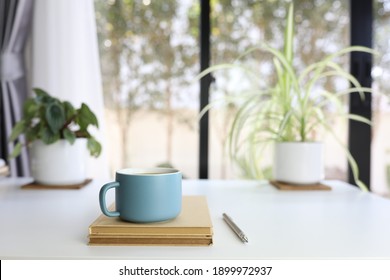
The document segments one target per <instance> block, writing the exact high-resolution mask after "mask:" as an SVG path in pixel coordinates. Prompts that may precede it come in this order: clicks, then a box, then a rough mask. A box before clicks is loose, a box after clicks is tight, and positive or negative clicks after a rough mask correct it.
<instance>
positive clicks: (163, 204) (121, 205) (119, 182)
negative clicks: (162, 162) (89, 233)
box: [99, 168, 182, 223]
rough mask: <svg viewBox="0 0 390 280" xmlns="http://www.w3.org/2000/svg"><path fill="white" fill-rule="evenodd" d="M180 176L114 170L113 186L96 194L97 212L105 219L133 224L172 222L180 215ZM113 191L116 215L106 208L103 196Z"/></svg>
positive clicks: (151, 170)
mask: <svg viewBox="0 0 390 280" xmlns="http://www.w3.org/2000/svg"><path fill="white" fill-rule="evenodd" d="M181 181H182V175H181V173H180V172H179V171H178V170H176V169H172V168H128V169H122V170H118V171H117V172H116V174H115V182H111V183H107V184H105V185H104V186H103V187H102V188H101V189H100V193H99V203H100V209H101V210H102V212H103V214H104V215H106V216H108V217H120V218H121V219H122V220H125V221H128V222H135V223H149V222H160V221H164V220H169V219H173V218H175V217H176V216H178V215H179V213H180V211H181V203H182V192H181ZM112 188H115V206H116V211H110V210H108V209H107V205H106V193H107V191H108V190H109V189H112Z"/></svg>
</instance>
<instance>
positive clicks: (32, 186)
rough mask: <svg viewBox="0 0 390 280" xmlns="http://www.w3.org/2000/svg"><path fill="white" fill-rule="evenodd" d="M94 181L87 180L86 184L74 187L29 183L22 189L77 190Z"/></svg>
mask: <svg viewBox="0 0 390 280" xmlns="http://www.w3.org/2000/svg"><path fill="white" fill-rule="evenodd" d="M90 182H92V179H86V180H85V181H84V182H82V183H80V184H74V185H58V186H57V185H42V184H38V183H35V182H32V183H29V184H27V185H24V186H22V189H35V190H77V189H81V188H83V187H85V186H86V185H88V184H89V183H90Z"/></svg>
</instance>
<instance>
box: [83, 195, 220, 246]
mask: <svg viewBox="0 0 390 280" xmlns="http://www.w3.org/2000/svg"><path fill="white" fill-rule="evenodd" d="M212 230H213V229H212V223H211V219H210V214H209V209H208V206H207V200H206V198H205V197H204V196H184V197H183V206H182V211H181V213H180V215H179V216H178V217H176V218H175V219H172V220H169V221H164V222H158V223H146V224H139V223H129V222H125V221H122V220H120V219H119V218H110V217H106V216H104V215H100V216H99V217H98V218H97V219H96V220H95V221H94V222H93V223H92V224H91V225H90V226H89V245H165V246H167V245H168V246H208V245H211V244H212V243H213V231H212Z"/></svg>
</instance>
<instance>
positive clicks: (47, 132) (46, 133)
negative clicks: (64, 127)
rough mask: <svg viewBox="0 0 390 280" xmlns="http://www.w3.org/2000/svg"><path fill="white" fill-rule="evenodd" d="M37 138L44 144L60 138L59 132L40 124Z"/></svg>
mask: <svg viewBox="0 0 390 280" xmlns="http://www.w3.org/2000/svg"><path fill="white" fill-rule="evenodd" d="M39 138H40V139H41V140H42V142H43V143H45V144H52V143H54V142H56V141H58V140H59V139H60V133H59V132H57V133H54V132H53V131H52V130H51V129H50V128H48V127H47V126H44V125H42V126H40V130H39Z"/></svg>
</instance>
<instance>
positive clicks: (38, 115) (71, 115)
mask: <svg viewBox="0 0 390 280" xmlns="http://www.w3.org/2000/svg"><path fill="white" fill-rule="evenodd" d="M33 91H34V92H35V96H33V97H30V98H28V99H27V100H26V101H25V103H24V106H23V118H22V119H21V120H20V121H19V122H17V123H16V124H15V126H14V128H13V130H12V132H11V136H10V138H9V141H16V140H17V138H18V137H19V136H20V135H21V134H24V135H25V138H26V142H27V143H23V144H28V143H31V142H33V141H36V140H41V141H42V142H43V143H45V144H48V145H49V144H52V143H55V142H56V141H58V140H60V139H65V140H67V141H68V142H69V143H70V144H73V143H74V142H75V141H76V138H87V139H88V141H87V148H88V150H89V152H90V154H91V156H94V157H98V156H99V155H100V153H101V150H102V147H101V144H100V143H99V142H98V141H97V140H96V139H95V138H94V137H93V136H92V135H91V134H90V133H89V131H88V127H89V126H90V125H92V126H96V127H98V126H99V124H98V120H97V118H96V116H95V114H94V113H93V112H92V111H91V109H90V108H89V107H88V106H87V105H86V104H84V103H82V105H81V107H80V108H78V109H75V108H74V107H73V105H72V104H71V103H69V102H68V101H61V100H59V99H57V98H55V97H52V96H50V95H49V94H48V93H47V92H45V91H44V90H42V89H39V88H34V89H33ZM23 144H22V143H21V142H17V144H16V145H15V148H14V150H13V152H12V153H11V155H10V158H14V157H17V156H18V155H19V154H20V151H21V148H22V145H23Z"/></svg>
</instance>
